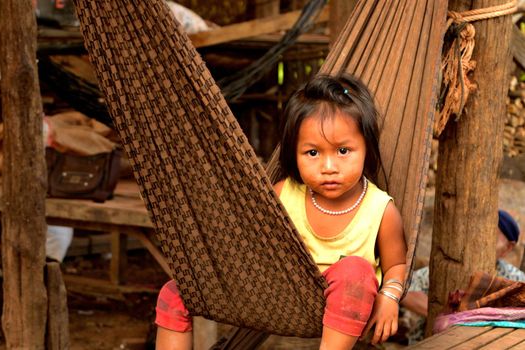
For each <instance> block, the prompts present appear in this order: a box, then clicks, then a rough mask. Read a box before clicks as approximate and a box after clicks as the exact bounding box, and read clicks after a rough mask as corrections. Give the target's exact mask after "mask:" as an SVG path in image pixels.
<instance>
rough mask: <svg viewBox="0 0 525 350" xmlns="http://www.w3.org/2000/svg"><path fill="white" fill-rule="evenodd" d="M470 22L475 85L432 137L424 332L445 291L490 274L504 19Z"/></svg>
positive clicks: (506, 55) (507, 20) (505, 52)
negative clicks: (458, 112)
mask: <svg viewBox="0 0 525 350" xmlns="http://www.w3.org/2000/svg"><path fill="white" fill-rule="evenodd" d="M503 3H506V0H484V1H482V0H474V1H465V0H463V1H461V0H452V1H450V3H449V9H450V10H453V11H457V12H461V11H465V10H469V9H471V8H473V9H475V8H486V7H490V6H495V5H500V4H503ZM474 26H475V29H476V36H475V41H476V46H475V49H474V52H473V60H475V61H477V68H476V69H475V71H474V73H473V75H472V81H473V82H475V83H477V85H478V87H477V90H476V91H475V92H474V93H473V94H471V95H470V97H469V100H468V103H467V104H466V106H465V109H464V113H463V115H462V116H461V117H460V119H459V120H458V121H457V122H455V121H454V116H452V117H451V120H450V121H449V123H448V125H447V127H446V128H445V130H444V131H443V133H442V135H441V137H440V140H439V156H438V171H437V180H436V199H435V208H434V228H433V237H432V251H431V257H430V293H429V318H428V322H427V334H430V331H431V329H432V328H431V327H432V324H433V322H434V319H435V317H436V315H437V314H438V313H439V312H440V311H441V310H442V309H443V307H444V306H445V305H446V303H447V299H448V293H449V292H453V291H455V290H457V289H465V288H466V287H467V286H468V283H469V278H470V276H471V274H472V273H473V272H475V271H486V272H488V273H494V272H495V261H496V255H495V246H496V235H495V230H496V227H497V222H498V214H497V209H498V174H499V169H500V166H501V162H502V157H503V154H502V152H503V151H502V149H503V145H502V140H503V125H504V117H505V113H506V107H505V96H506V92H507V90H508V67H509V64H510V60H511V56H510V48H509V45H510V34H511V29H512V25H511V17H510V16H504V17H498V18H494V19H488V20H481V21H477V22H474Z"/></svg>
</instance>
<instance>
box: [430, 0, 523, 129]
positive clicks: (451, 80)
mask: <svg viewBox="0 0 525 350" xmlns="http://www.w3.org/2000/svg"><path fill="white" fill-rule="evenodd" d="M517 10H518V1H517V0H512V1H510V2H508V3H506V4H502V5H497V6H491V7H487V8H483V9H475V10H469V11H464V12H455V11H449V12H448V17H449V18H448V20H447V28H448V29H447V32H448V35H449V36H451V37H453V39H452V43H451V45H450V46H449V47H448V49H447V50H446V51H445V52H444V54H443V61H442V62H443V63H442V67H441V71H442V79H443V81H442V84H441V97H442V99H441V102H440V109H439V115H438V116H437V118H436V121H435V123H434V136H436V137H437V136H439V135H440V134H441V132H442V131H443V129H444V128H445V126H446V125H447V123H448V120H449V119H450V116H451V115H452V114H455V115H456V119H455V120H456V121H457V120H459V117H460V116H461V114H462V113H463V109H464V107H465V104H466V102H467V99H468V97H469V95H470V94H471V93H472V92H473V91H474V90H475V89H476V84H475V83H473V82H471V81H470V79H469V78H468V75H469V74H470V73H471V72H472V71H474V69H475V67H476V62H475V61H473V60H472V53H473V52H474V46H475V40H474V38H475V35H476V30H475V28H474V26H473V25H472V24H471V22H474V21H480V20H485V19H490V18H496V17H500V16H506V15H510V14H513V13H515V12H517Z"/></svg>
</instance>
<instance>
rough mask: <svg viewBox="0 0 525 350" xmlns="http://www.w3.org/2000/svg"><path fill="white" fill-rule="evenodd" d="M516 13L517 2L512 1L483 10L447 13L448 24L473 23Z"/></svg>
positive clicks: (515, 0) (516, 0)
mask: <svg viewBox="0 0 525 350" xmlns="http://www.w3.org/2000/svg"><path fill="white" fill-rule="evenodd" d="M517 11H518V0H512V1H510V2H508V3H506V4H502V5H496V6H491V7H486V8H483V9H474V10H469V11H464V12H455V11H449V12H448V17H449V20H448V21H449V22H452V23H456V24H459V23H462V22H475V21H480V20H483V19H489V18H496V17H501V16H506V15H511V14H513V13H516V12H517Z"/></svg>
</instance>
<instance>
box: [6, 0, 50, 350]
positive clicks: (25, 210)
mask: <svg viewBox="0 0 525 350" xmlns="http://www.w3.org/2000/svg"><path fill="white" fill-rule="evenodd" d="M0 14H2V15H0V75H1V76H2V79H1V80H0V91H1V101H2V102H1V103H2V108H1V109H2V119H3V121H4V127H5V134H4V143H3V150H4V164H3V169H2V182H3V184H2V192H3V203H4V208H3V211H2V229H3V232H2V269H3V289H4V295H3V303H4V304H3V305H4V307H3V314H2V327H3V330H4V335H5V344H6V348H7V349H44V348H45V330H46V319H47V292H46V287H45V285H44V266H45V240H46V222H45V216H44V214H45V210H44V198H45V193H46V185H45V184H46V183H47V181H46V171H45V163H44V142H43V140H42V114H43V112H42V103H41V98H40V88H39V83H38V73H37V72H38V70H37V68H36V21H35V15H34V9H33V6H32V2H31V0H3V1H0Z"/></svg>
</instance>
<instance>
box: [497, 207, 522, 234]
mask: <svg viewBox="0 0 525 350" xmlns="http://www.w3.org/2000/svg"><path fill="white" fill-rule="evenodd" d="M498 214H499V220H498V227H499V229H500V231H501V232H502V233H503V234H504V235H505V237H507V239H508V240H509V241H510V242H517V241H518V238H519V237H520V228H519V226H518V223H517V222H516V220H514V218H513V217H512V216H510V214H509V213H507V212H506V211H505V210H501V209H500V210H498Z"/></svg>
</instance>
